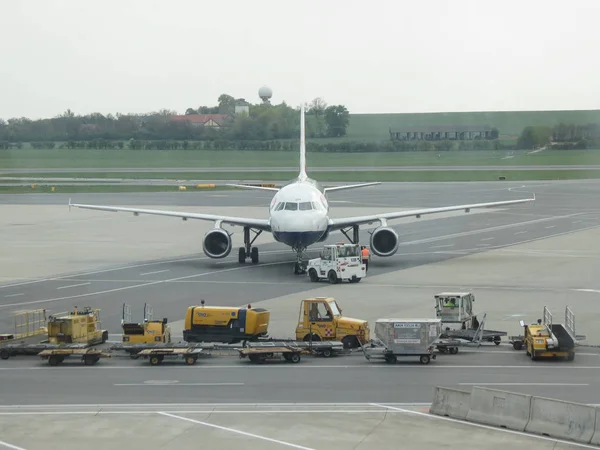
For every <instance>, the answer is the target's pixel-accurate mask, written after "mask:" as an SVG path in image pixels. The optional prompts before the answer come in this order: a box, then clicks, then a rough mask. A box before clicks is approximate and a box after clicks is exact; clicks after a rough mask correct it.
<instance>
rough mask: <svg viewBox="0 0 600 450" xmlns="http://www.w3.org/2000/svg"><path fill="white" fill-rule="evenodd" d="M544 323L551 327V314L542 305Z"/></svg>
mask: <svg viewBox="0 0 600 450" xmlns="http://www.w3.org/2000/svg"><path fill="white" fill-rule="evenodd" d="M544 325H546V326H548V327H549V328H550V327H552V314H551V313H550V311H549V310H548V308H547V307H546V306H544Z"/></svg>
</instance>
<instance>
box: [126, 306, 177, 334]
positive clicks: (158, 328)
mask: <svg viewBox="0 0 600 450" xmlns="http://www.w3.org/2000/svg"><path fill="white" fill-rule="evenodd" d="M132 317H133V316H132V314H131V306H130V305H128V304H126V303H123V319H122V320H121V328H123V337H122V340H123V342H127V343H129V344H154V343H170V342H171V327H169V326H168V325H167V319H162V320H154V310H153V308H152V306H150V305H148V304H147V303H145V304H144V321H143V322H142V323H139V322H134V321H133V319H132Z"/></svg>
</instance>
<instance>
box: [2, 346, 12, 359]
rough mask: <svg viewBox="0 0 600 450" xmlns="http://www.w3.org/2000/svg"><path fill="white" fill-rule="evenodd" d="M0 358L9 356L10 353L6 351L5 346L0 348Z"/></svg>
mask: <svg viewBox="0 0 600 450" xmlns="http://www.w3.org/2000/svg"><path fill="white" fill-rule="evenodd" d="M0 358H2V359H8V358H10V353H9V352H8V350H6V349H5V348H3V349H2V350H0Z"/></svg>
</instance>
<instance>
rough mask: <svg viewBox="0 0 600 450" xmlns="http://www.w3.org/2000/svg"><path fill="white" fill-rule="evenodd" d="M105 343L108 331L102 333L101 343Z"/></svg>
mask: <svg viewBox="0 0 600 450" xmlns="http://www.w3.org/2000/svg"><path fill="white" fill-rule="evenodd" d="M106 341H108V330H104V331H103V332H102V343H103V344H104V343H105V342H106Z"/></svg>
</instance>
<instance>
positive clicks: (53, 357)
mask: <svg viewBox="0 0 600 450" xmlns="http://www.w3.org/2000/svg"><path fill="white" fill-rule="evenodd" d="M60 362H61V361H60V357H59V356H58V355H50V358H48V363H49V364H50V365H51V366H57V365H59V364H60Z"/></svg>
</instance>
